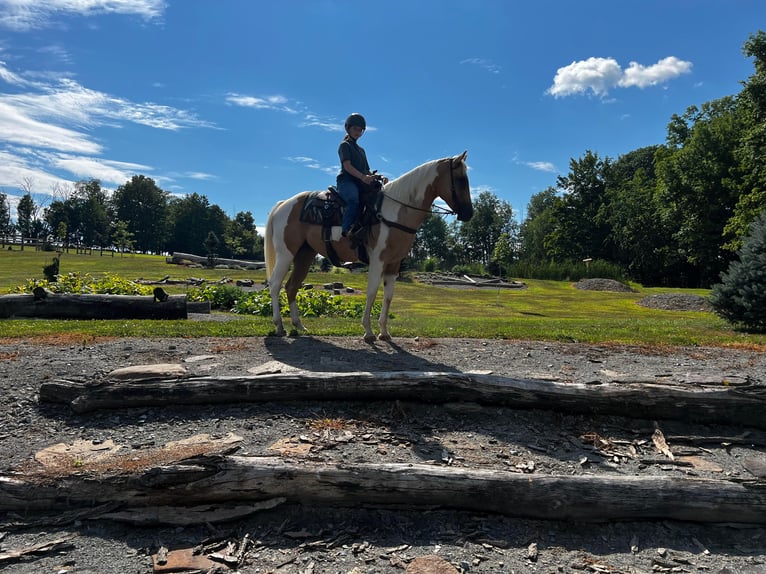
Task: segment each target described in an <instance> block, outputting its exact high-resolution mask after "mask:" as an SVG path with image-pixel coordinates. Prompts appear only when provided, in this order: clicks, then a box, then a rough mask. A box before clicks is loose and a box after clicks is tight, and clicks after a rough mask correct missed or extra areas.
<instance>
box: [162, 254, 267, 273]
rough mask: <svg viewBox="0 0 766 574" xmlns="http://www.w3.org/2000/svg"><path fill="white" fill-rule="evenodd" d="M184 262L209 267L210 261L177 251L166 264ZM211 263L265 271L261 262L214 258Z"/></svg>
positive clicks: (206, 258)
mask: <svg viewBox="0 0 766 574" xmlns="http://www.w3.org/2000/svg"><path fill="white" fill-rule="evenodd" d="M184 261H191V262H192V263H197V264H199V265H209V264H210V259H209V258H208V257H203V256H201V255H192V254H191V253H180V252H178V251H175V252H173V253H172V254H171V255H170V257H168V258H167V262H168V263H174V264H176V265H179V264H182V263H183V262H184ZM213 263H214V264H215V265H234V266H236V267H244V268H245V269H265V268H266V263H264V262H263V261H248V260H247V259H226V258H225V257H214V258H213Z"/></svg>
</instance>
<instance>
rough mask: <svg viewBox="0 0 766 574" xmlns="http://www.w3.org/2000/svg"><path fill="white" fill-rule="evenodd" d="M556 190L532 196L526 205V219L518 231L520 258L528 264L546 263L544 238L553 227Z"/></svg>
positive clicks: (548, 190)
mask: <svg viewBox="0 0 766 574" xmlns="http://www.w3.org/2000/svg"><path fill="white" fill-rule="evenodd" d="M555 199H556V189H555V188H553V187H548V188H547V189H544V190H543V191H541V192H539V193H536V194H534V195H533V196H532V197H531V198H530V200H529V203H528V204H527V217H526V219H525V220H524V222H523V223H522V224H521V227H520V231H519V242H520V257H521V259H523V260H525V261H527V262H529V263H542V262H545V261H548V259H549V257H548V252H547V250H546V249H545V238H546V237H547V236H548V234H550V233H551V232H552V231H553V229H554V226H555V221H554V218H553V204H554V202H555Z"/></svg>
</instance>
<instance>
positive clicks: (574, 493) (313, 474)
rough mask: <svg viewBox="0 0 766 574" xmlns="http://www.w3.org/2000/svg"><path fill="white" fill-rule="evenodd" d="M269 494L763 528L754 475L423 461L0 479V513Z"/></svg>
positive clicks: (199, 462)
mask: <svg viewBox="0 0 766 574" xmlns="http://www.w3.org/2000/svg"><path fill="white" fill-rule="evenodd" d="M275 499H278V500H279V501H282V499H284V500H285V501H287V502H289V503H296V504H305V505H317V506H334V507H357V506H364V507H372V508H389V509H397V508H406V509H433V508H443V509H456V510H468V511H473V512H489V513H499V514H504V515H509V516H518V517H524V518H534V519H549V520H572V521H578V522H581V521H590V522H599V521H607V520H666V519H671V520H686V521H695V522H740V523H754V524H766V489H764V488H763V483H762V482H760V483H759V482H757V481H753V482H751V483H746V482H734V481H731V480H713V479H703V478H678V477H669V476H622V475H603V476H602V475H595V476H594V475H528V474H517V473H510V472H506V471H498V470H488V469H465V468H456V467H447V466H433V465H427V464H402V463H390V464H342V465H337V464H336V465H332V464H322V463H315V462H310V461H298V462H296V461H290V460H284V459H281V458H279V457H244V456H213V457H199V458H194V459H188V460H185V461H182V462H178V463H174V464H169V465H165V466H161V467H156V468H151V469H148V470H146V471H143V472H139V473H136V474H131V475H124V474H123V475H119V476H114V475H108V476H88V475H86V474H84V473H81V474H76V475H75V474H72V475H69V476H66V477H63V478H56V479H52V480H48V481H45V480H42V479H41V478H40V477H33V478H30V479H29V480H26V479H25V477H23V476H22V477H20V476H18V475H16V476H2V477H0V510H5V511H9V510H24V511H39V510H48V511H50V510H55V509H62V510H64V509H66V510H68V511H71V510H72V509H73V508H76V507H89V506H100V505H103V504H106V503H119V504H121V505H122V508H123V509H130V508H148V507H179V506H180V507H185V506H200V505H203V504H209V505H216V504H218V505H221V504H227V503H231V502H232V501H236V502H237V503H238V504H245V503H246V502H248V501H266V500H275ZM211 508H214V507H211ZM116 516H117V515H115V517H116ZM159 518H160V517H158V519H159Z"/></svg>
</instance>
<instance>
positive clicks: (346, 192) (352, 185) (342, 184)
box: [335, 179, 359, 233]
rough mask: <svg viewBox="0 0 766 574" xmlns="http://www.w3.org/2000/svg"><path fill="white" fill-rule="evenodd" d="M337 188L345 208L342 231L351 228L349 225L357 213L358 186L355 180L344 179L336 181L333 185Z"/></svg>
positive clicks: (354, 219)
mask: <svg viewBox="0 0 766 574" xmlns="http://www.w3.org/2000/svg"><path fill="white" fill-rule="evenodd" d="M335 187H336V189H337V190H338V195H340V196H341V197H342V198H343V201H345V202H346V208H345V209H344V211H343V223H342V224H341V225H342V227H343V233H345V232H347V231H348V230H349V229H351V226H352V225H353V224H354V221H356V216H357V214H358V213H359V186H357V184H356V182H355V181H352V180H348V179H344V180H341V181H339V182H337V185H336V186H335Z"/></svg>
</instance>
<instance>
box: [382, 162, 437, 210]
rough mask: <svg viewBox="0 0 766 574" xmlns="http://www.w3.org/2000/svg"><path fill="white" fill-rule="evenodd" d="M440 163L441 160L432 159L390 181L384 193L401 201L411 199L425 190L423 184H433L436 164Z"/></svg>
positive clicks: (384, 188)
mask: <svg viewBox="0 0 766 574" xmlns="http://www.w3.org/2000/svg"><path fill="white" fill-rule="evenodd" d="M439 161H441V160H438V159H432V160H431V161H427V162H426V163H424V164H422V165H419V166H418V167H416V168H414V169H411V170H410V171H408V172H407V173H405V174H403V175H400V176H399V177H397V178H396V179H393V180H391V181H389V182H388V183H387V184H386V185H385V186H384V187H383V192H384V193H385V194H386V195H387V196H389V197H391V198H393V199H397V200H399V201H406V200H408V199H411V196H412V194H413V192H415V191H416V190H418V189H421V188H424V187H425V186H424V185H423V184H425V183H431V182H432V181H433V180H434V178H435V177H436V164H437V163H438V162H439Z"/></svg>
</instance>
